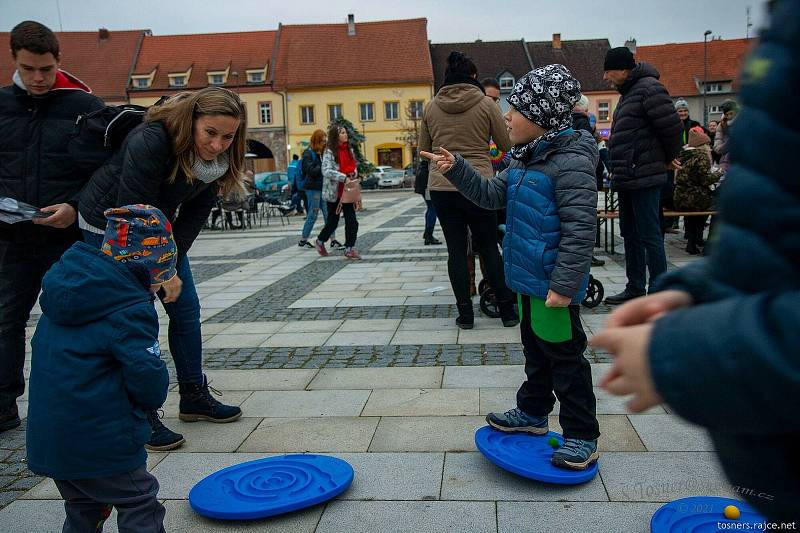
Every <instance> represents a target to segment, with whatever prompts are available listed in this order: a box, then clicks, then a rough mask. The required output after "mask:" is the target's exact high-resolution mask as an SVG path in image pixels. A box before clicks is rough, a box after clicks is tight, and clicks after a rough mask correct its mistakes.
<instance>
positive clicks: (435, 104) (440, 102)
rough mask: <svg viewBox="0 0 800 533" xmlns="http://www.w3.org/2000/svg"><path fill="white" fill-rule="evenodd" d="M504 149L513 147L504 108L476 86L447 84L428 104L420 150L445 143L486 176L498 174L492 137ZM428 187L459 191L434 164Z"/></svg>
mask: <svg viewBox="0 0 800 533" xmlns="http://www.w3.org/2000/svg"><path fill="white" fill-rule="evenodd" d="M490 139H494V142H495V144H497V147H498V148H499V149H500V150H503V151H504V152H506V151H508V150H509V149H510V148H511V141H509V139H508V132H507V131H506V126H505V122H504V121H503V115H502V114H501V112H500V107H498V105H497V104H496V103H494V101H493V100H492V99H491V98H489V97H488V96H485V95H484V94H483V92H482V91H481V90H480V89H479V88H478V87H476V86H474V85H470V84H468V83H457V84H455V85H446V86H444V87H442V88H441V89H439V92H438V93H436V96H435V97H434V99H433V100H431V102H429V103H428V105H427V106H425V112H424V114H423V115H422V126H421V127H420V134H419V149H420V150H425V151H428V152H429V151H431V149H432V148H433V147H438V146H443V147H444V148H446V149H447V150H448V151H450V152H452V153H454V154H460V155H461V156H463V157H464V159H466V160H467V161H468V162H469V164H470V165H471V166H472V168H474V169H475V170H477V171H478V172H479V173H480V174H481V176H483V177H484V178H491V177H492V176H493V175H494V171H493V170H492V162H491V160H490V159H489V140H490ZM428 189H430V190H432V191H455V190H456V188H455V186H453V184H452V183H450V182H449V181H448V180H447V178H445V177H444V176H442V174H441V173H440V172H438V171H437V170H435V165H430V171H429V174H428Z"/></svg>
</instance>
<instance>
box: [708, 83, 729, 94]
mask: <svg viewBox="0 0 800 533" xmlns="http://www.w3.org/2000/svg"><path fill="white" fill-rule="evenodd" d="M723 92H725V84H724V83H722V82H718V81H714V82H707V83H706V94H717V93H723Z"/></svg>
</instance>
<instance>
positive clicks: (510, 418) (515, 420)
mask: <svg viewBox="0 0 800 533" xmlns="http://www.w3.org/2000/svg"><path fill="white" fill-rule="evenodd" d="M486 422H487V423H488V424H489V425H490V426H492V427H493V428H495V429H499V430H500V431H507V432H510V433H517V432H519V433H531V434H533V435H544V434H546V433H547V432H548V431H549V430H548V428H547V417H546V416H533V415H529V414H528V413H526V412H525V411H523V410H522V409H520V408H519V407H515V408H513V409H511V410H510V411H506V412H505V413H502V414H501V413H489V414H488V415H486Z"/></svg>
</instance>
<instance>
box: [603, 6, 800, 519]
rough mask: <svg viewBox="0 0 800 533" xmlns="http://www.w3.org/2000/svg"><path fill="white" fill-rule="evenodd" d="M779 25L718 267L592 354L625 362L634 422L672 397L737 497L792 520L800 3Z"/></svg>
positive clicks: (678, 284) (686, 279) (621, 320)
mask: <svg viewBox="0 0 800 533" xmlns="http://www.w3.org/2000/svg"><path fill="white" fill-rule="evenodd" d="M772 15H773V16H772V21H773V22H772V24H773V26H772V28H771V29H769V30H767V31H766V32H765V33H764V34H763V35H762V36H761V42H762V44H761V46H759V47H758V48H756V49H755V50H754V52H753V54H752V55H751V56H750V58H749V59H748V60H747V61H746V62H745V64H744V67H743V69H742V75H741V77H740V85H739V86H740V96H741V98H742V103H743V109H742V111H741V113H740V115H739V118H737V124H736V126H735V127H733V128H732V131H731V139H730V142H731V152H732V154H733V156H734V161H735V164H733V165H732V166H731V169H730V171H729V173H728V178H727V179H726V181H725V187H724V188H722V189H721V191H722V192H721V195H720V199H719V208H720V217H719V218H720V222H719V225H718V232H717V235H718V236H719V238H718V240H717V242H716V243H715V245H714V250H713V252H712V254H711V257H709V258H705V259H702V260H700V261H696V262H694V263H692V264H691V265H689V266H687V267H684V268H682V269H680V270H677V271H675V272H671V273H670V274H669V275H667V276H665V277H664V278H662V280H661V281H660V282H659V289H662V288H663V289H670V290H665V291H663V292H659V293H657V294H654V295H653V296H649V297H647V298H642V299H640V300H636V301H634V302H631V303H629V304H627V305H624V306H622V307H620V308H619V310H617V311H616V312H615V313H613V314H612V315H611V317H610V319H609V327H610V328H611V329H609V330H607V331H605V332H603V333H601V334H600V335H598V336H597V337H596V338H595V339H594V340H593V343H594V344H596V345H599V346H603V347H605V348H607V349H609V350H610V351H611V352H613V353H615V355H616V361H615V363H614V367H613V368H612V370H611V371H610V372H609V374H608V376H606V377H605V378H604V386H605V387H606V388H607V389H608V390H609V391H610V392H612V393H614V394H619V395H626V394H630V393H633V394H634V398H633V400H632V401H631V403H630V404H629V405H630V407H631V408H633V409H634V410H636V411H641V410H644V409H647V408H648V407H650V406H652V405H655V404H657V403H660V402H661V401H662V400H663V401H664V402H666V403H668V404H669V406H670V408H672V409H673V410H674V411H675V412H676V413H677V414H679V415H680V416H682V417H684V418H685V419H687V420H689V421H690V422H693V423H695V424H699V425H701V426H703V427H705V428H707V429H708V430H709V432H710V434H711V438H712V440H713V441H714V446H715V448H716V450H717V453H718V455H719V458H720V462H721V463H722V467H723V468H724V470H725V472H726V474H727V476H728V478H729V479H730V481H731V485H732V488H733V490H734V491H736V492H738V493H739V494H740V495H741V496H742V497H744V498H746V499H747V500H749V501H750V503H752V504H753V505H754V506H755V507H756V508H758V509H759V510H760V511H761V512H762V513H763V514H764V515H765V516H766V517H767V518H768V519H769V520H771V521H775V522H781V521H783V522H789V521H792V520H794V521H797V520H798V518H800V455H798V453H797V450H798V442H800V416H798V409H799V408H800V400H798V391H800V355H799V352H798V348H797V347H798V345H800V306H798V302H800V255H799V254H798V250H800V180H798V179H797V172H796V167H797V165H796V162H795V159H796V154H797V153H798V152H800V141H798V139H800V137H799V136H798V134H799V132H800V129H799V128H798V122H797V120H796V119H795V118H794V116H793V115H791V114H789V115H787V113H786V106H785V105H784V104H785V102H786V99H787V98H791V97H793V96H794V94H795V92H796V90H797V83H796V82H797V79H798V77H800V57H798V55H797V53H796V51H797V49H798V47H800V33H799V32H798V31H797V28H798V27H800V26H799V25H800V3H799V2H795V1H793V0H788V1H781V2H775V3H774V8H773V13H772ZM796 114H797V113H796V112H795V113H794V115H796ZM776 139H782V142H775V140H776ZM662 315H663V316H662ZM795 528H796V525H795ZM754 529H755V528H754ZM773 529H775V528H773ZM793 529H794V528H793Z"/></svg>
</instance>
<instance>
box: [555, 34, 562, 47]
mask: <svg viewBox="0 0 800 533" xmlns="http://www.w3.org/2000/svg"><path fill="white" fill-rule="evenodd" d="M553 50H561V34H560V33H554V34H553Z"/></svg>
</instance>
